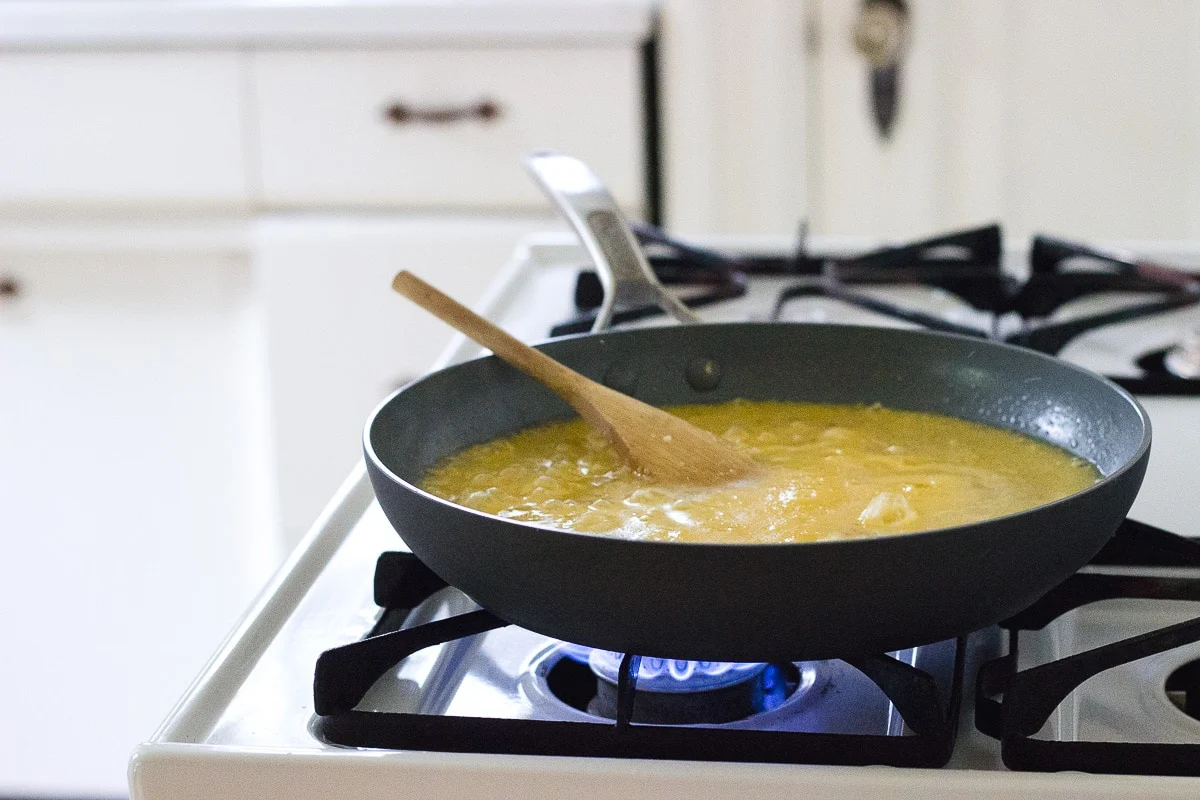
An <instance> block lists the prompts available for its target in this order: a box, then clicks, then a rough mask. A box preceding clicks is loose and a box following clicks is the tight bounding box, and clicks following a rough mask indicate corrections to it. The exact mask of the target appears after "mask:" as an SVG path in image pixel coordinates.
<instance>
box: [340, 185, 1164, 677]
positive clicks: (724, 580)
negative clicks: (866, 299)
mask: <svg viewBox="0 0 1200 800" xmlns="http://www.w3.org/2000/svg"><path fill="white" fill-rule="evenodd" d="M585 188H586V191H587V192H591V193H595V192H596V191H597V189H596V187H595V186H591V187H585ZM587 202H589V203H596V204H601V203H603V202H607V203H608V204H610V205H611V200H608V201H605V200H604V198H603V197H590V199H588V201H587ZM611 211H615V206H613V207H612V209H610V210H609V213H611ZM576 216H577V218H578V219H579V220H582V224H583V225H584V226H585V227H587V226H588V225H589V218H588V214H587V213H583V214H579V215H576ZM595 220H601V222H600V224H599V225H598V226H593V227H592V228H591V229H590V230H586V231H585V233H587V234H588V235H593V234H596V233H597V232H598V233H599V235H600V236H606V235H615V234H621V233H623V232H624V231H625V230H626V229H624V227H623V221H622V225H621V226H620V227H619V228H612V227H610V226H609V225H608V221H607V220H606V219H601V218H600V217H593V218H592V221H595ZM572 222H573V223H575V224H576V227H577V228H579V223H578V222H577V221H576V219H575V218H573V219H572ZM590 245H591V246H590V247H589V250H591V251H592V255H593V259H594V260H595V261H596V262H597V267H598V269H600V270H601V272H602V274H603V273H604V271H605V270H608V269H609V268H610V266H611V264H610V263H606V262H608V261H611V259H612V258H614V257H616V258H627V257H629V258H631V257H632V256H631V255H630V253H631V252H632V253H636V252H637V248H636V247H632V248H622V247H621V246H620V245H615V246H614V245H612V244H611V242H609V244H608V245H607V246H605V245H602V244H597V243H596V242H595V241H592V242H591V243H590ZM638 257H640V254H638ZM617 274H619V275H622V276H623V277H622V279H623V280H627V281H629V280H633V281H637V280H642V281H644V282H645V284H646V285H645V286H643V287H642V289H641V291H644V292H646V293H649V294H656V293H657V292H659V291H661V287H658V285H657V282H656V281H654V280H653V277H652V273H650V271H649V267H648V266H645V265H644V263H643V264H641V265H639V264H637V262H636V261H627V262H625V264H624V268H623V269H620V270H618V271H617ZM639 275H640V276H641V277H640V278H639V277H638V276H639ZM647 276H649V277H647ZM614 283H615V279H614V276H613V274H612V273H610V274H609V275H608V279H607V282H606V287H608V288H610V292H609V294H610V296H611V295H612V292H611V286H612V285H613V284H614ZM668 310H670V308H669V307H668ZM538 347H539V349H541V350H543V351H544V352H546V353H547V354H548V355H550V356H551V357H553V358H555V359H557V360H559V361H561V362H562V363H564V364H567V365H568V366H570V367H572V368H573V369H576V370H578V371H579V372H582V373H583V374H585V375H587V376H588V377H591V378H593V379H595V380H599V381H604V380H605V379H606V378H612V377H613V376H620V378H621V386H620V388H621V389H622V390H623V391H628V392H629V393H631V394H633V395H635V396H636V397H638V398H640V399H642V400H645V401H646V402H649V403H651V404H654V405H660V406H662V405H673V404H680V403H721V402H726V401H729V400H732V399H735V398H747V399H751V400H790V401H802V402H815V403H842V404H871V403H881V404H882V405H884V406H886V407H888V408H894V409H905V410H912V411H926V412H933V413H937V414H943V415H948V416H953V417H958V418H960V419H965V420H970V421H974V422H982V423H985V424H988V425H992V426H996V427H1000V428H1008V429H1011V430H1015V431H1018V432H1021V433H1024V434H1027V435H1031V436H1035V437H1037V438H1040V439H1042V440H1045V441H1047V442H1050V443H1052V444H1055V445H1058V446H1059V447H1062V448H1064V449H1066V450H1069V451H1070V452H1072V453H1074V454H1076V455H1078V456H1081V457H1083V458H1086V459H1087V460H1089V461H1091V462H1092V463H1093V464H1095V465H1096V466H1097V467H1098V468H1099V470H1100V472H1101V473H1102V476H1103V477H1102V479H1101V480H1099V481H1098V482H1097V483H1095V484H1094V485H1092V486H1090V487H1089V488H1087V489H1084V490H1083V491H1080V492H1077V493H1076V494H1073V495H1070V496H1069V497H1065V498H1063V499H1060V500H1058V501H1055V502H1052V503H1048V504H1046V505H1042V506H1039V507H1036V508H1033V509H1029V510H1027V511H1023V512H1020V513H1016V514H1011V515H1008V516H1005V517H1000V518H996V519H990V520H986V521H984V522H979V523H975V524H971V525H962V526H957V527H953V528H945V529H940V530H934V531H926V532H922V533H912V534H902V535H894V536H882V537H876V538H862V539H848V540H833V541H818V542H802V543H793V544H718V543H713V544H705V543H675V542H659V541H631V540H625V539H619V538H614V537H609V536H603V535H595V534H586V533H577V532H573V531H566V530H558V529H553V528H548V527H543V526H539V525H535V524H531V523H527V522H519V521H513V520H508V519H502V518H499V517H494V516H490V515H487V514H484V513H482V512H478V511H475V510H472V509H468V508H464V507H461V506H457V505H455V504H453V503H450V502H448V501H446V500H443V499H441V498H438V497H436V496H434V495H431V494H429V493H427V492H425V491H422V490H421V489H420V488H419V483H420V481H421V479H422V477H423V475H424V474H425V473H426V471H427V470H428V469H429V468H430V467H431V466H433V465H434V464H435V463H436V462H437V461H439V460H440V459H442V458H444V457H445V456H448V455H450V454H452V453H455V452H458V451H459V450H461V449H463V448H465V447H468V446H470V445H473V444H477V443H481V442H486V441H490V440H493V439H496V438H498V437H501V436H505V435H507V434H511V433H514V432H516V431H518V430H520V429H522V428H525V427H528V426H530V425H534V424H537V423H542V422H547V421H551V420H562V419H569V418H571V417H572V416H573V413H574V412H572V411H571V409H570V408H569V407H568V406H567V405H566V404H565V403H563V402H562V401H561V400H559V399H558V398H557V397H556V396H555V395H554V394H552V393H551V392H550V391H549V390H547V389H545V388H543V387H542V386H540V385H539V384H537V383H535V382H534V381H533V380H531V379H529V378H527V377H525V376H524V375H523V374H521V373H520V372H518V371H516V370H515V369H513V368H511V367H509V366H508V365H507V364H505V363H504V362H502V361H499V360H498V359H496V358H495V357H494V356H489V357H485V358H480V359H476V360H473V361H469V362H466V363H463V364H459V365H457V366H452V367H449V368H447V369H443V370H440V371H438V372H435V373H432V374H430V375H428V376H426V377H424V378H422V379H420V380H417V381H415V382H414V383H411V384H409V385H407V386H405V387H404V388H402V389H400V390H399V391H397V392H396V393H394V394H393V395H391V396H390V397H389V398H388V399H387V400H385V401H384V402H383V404H382V405H380V406H379V407H378V408H377V409H376V410H375V412H374V413H373V414H372V415H371V417H370V419H369V420H368V422H367V425H366V429H365V432H364V450H365V454H366V464H367V470H368V473H369V475H370V479H371V483H372V486H373V487H374V489H375V494H376V497H377V498H378V500H379V503H380V506H381V507H382V508H383V511H384V513H385V514H386V515H387V518H388V520H389V521H390V522H391V524H392V526H393V527H394V528H395V529H396V531H397V532H398V533H399V534H400V536H401V537H402V538H403V540H404V542H405V543H406V544H407V545H408V546H409V547H410V548H411V549H412V551H413V553H415V554H416V555H417V556H418V557H419V558H420V559H421V560H422V561H423V562H424V563H425V564H426V565H427V566H428V567H430V568H431V569H432V570H433V571H434V572H436V573H437V574H438V575H439V576H441V577H442V578H444V579H445V580H446V581H447V582H448V583H450V584H451V585H453V586H455V587H457V588H459V589H461V590H462V591H463V592H465V593H466V594H468V595H469V596H470V597H471V598H472V599H474V600H475V601H476V602H477V603H479V604H480V605H481V606H483V607H484V608H486V609H487V610H488V611H490V612H492V613H493V614H495V615H496V616H498V617H500V618H502V619H504V620H506V621H508V622H511V623H514V624H516V625H519V626H521V627H524V628H528V629H530V630H533V631H537V632H539V633H542V634H546V635H548V636H551V637H554V638H557V639H562V640H565V641H569V642H574V643H577V644H582V645H587V646H591V647H599V648H604V649H608V650H614V651H618V652H631V653H636V654H638V655H643V656H654V657H661V658H672V659H690V660H697V661H717V660H719V661H765V660H786V661H795V660H801V659H823V658H833V657H847V656H858V655H866V654H872V653H882V652H888V651H891V650H896V649H901V648H905V647H911V646H915V645H919V644H923V643H927V642H933V641H939V640H942V639H946V638H950V637H953V636H957V635H961V634H964V633H968V632H970V631H973V630H976V629H979V628H982V627H986V626H988V625H991V624H993V623H995V622H997V621H999V620H1002V619H1004V618H1005V617H1008V616H1010V615H1012V614H1015V613H1016V612H1018V611H1020V610H1022V609H1023V608H1025V607H1027V606H1028V605H1030V604H1031V603H1032V602H1033V601H1035V600H1036V599H1038V598H1039V597H1040V596H1041V595H1043V594H1045V593H1046V592H1047V591H1048V590H1050V589H1051V588H1053V587H1054V586H1056V585H1057V584H1058V583H1060V582H1061V581H1062V580H1064V579H1065V578H1066V577H1067V576H1069V575H1070V574H1071V573H1073V572H1075V571H1076V570H1077V569H1079V567H1081V566H1083V565H1084V564H1085V563H1086V562H1087V561H1088V560H1089V559H1090V558H1091V557H1092V556H1093V555H1095V553H1096V552H1098V551H1099V550H1100V548H1101V547H1102V546H1103V545H1104V543H1105V542H1106V541H1107V540H1108V539H1109V538H1110V537H1111V536H1112V534H1113V533H1114V532H1115V530H1116V528H1117V525H1118V524H1119V523H1120V521H1121V520H1122V519H1123V517H1124V516H1125V513H1126V512H1127V511H1128V509H1129V507H1130V505H1131V504H1132V503H1133V499H1134V496H1135V495H1136V494H1137V491H1138V488H1139V486H1140V485H1141V481H1142V477H1143V475H1144V473H1145V469H1146V462H1147V460H1148V458H1149V452H1150V438H1151V436H1150V423H1149V420H1148V419H1147V417H1146V414H1145V412H1144V411H1143V410H1142V409H1141V407H1140V406H1139V405H1138V404H1137V402H1136V401H1135V400H1134V399H1133V397H1131V396H1130V395H1129V394H1128V393H1126V392H1125V391H1124V390H1123V389H1121V388H1119V387H1117V386H1116V385H1114V384H1112V383H1110V382H1109V381H1107V380H1105V379H1103V378H1101V377H1100V376H1098V375H1095V374H1093V373H1090V372H1088V371H1086V370H1083V369H1080V368H1078V367H1075V366H1072V365H1070V364H1067V363H1065V362H1062V361H1059V360H1057V359H1054V358H1052V357H1049V356H1045V355H1042V354H1040V353H1035V352H1032V351H1029V350H1024V349H1020V348H1016V347H1012V346H1009V345H1004V344H998V343H991V342H984V341H980V340H978V339H973V338H967V337H960V336H952V335H947V334H939V333H930V332H924V331H905V330H895V329H882V328H867V327H855V326H843V325H815V324H798V323H797V324H789V323H738V324H689V325H681V326H672V327H656V328H646V329H639V330H626V331H621V332H603V333H593V334H587V335H581V336H575V337H570V338H563V339H558V340H554V341H550V342H546V343H544V344H541V345H539V346H538Z"/></svg>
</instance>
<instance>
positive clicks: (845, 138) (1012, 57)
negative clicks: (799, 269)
mask: <svg viewBox="0 0 1200 800" xmlns="http://www.w3.org/2000/svg"><path fill="white" fill-rule="evenodd" d="M862 5H863V4H862V2H860V0H814V2H812V3H811V11H812V13H811V16H810V24H811V25H812V26H813V34H814V36H813V41H814V43H815V47H814V49H813V52H812V54H811V57H810V61H809V70H810V75H809V79H810V81H809V87H810V99H811V102H810V104H809V114H810V127H809V131H810V139H809V150H810V164H811V165H812V173H811V175H810V183H809V185H810V192H809V199H810V203H811V215H812V218H813V221H814V224H815V227H816V229H817V230H820V231H823V232H830V233H869V234H872V235H877V234H885V235H897V236H911V235H916V234H921V233H927V232H931V231H934V230H936V229H940V228H947V227H953V226H958V225H964V224H970V223H977V222H980V221H987V220H990V219H1000V220H1002V221H1003V222H1004V223H1005V224H1006V226H1007V229H1008V230H1009V231H1011V232H1014V233H1017V234H1027V233H1029V232H1031V231H1034V230H1041V231H1048V232H1057V233H1062V234H1069V235H1074V236H1082V237H1105V238H1160V237H1161V238H1185V237H1194V236H1196V235H1198V234H1200V189H1198V188H1197V187H1200V159H1197V158H1196V153H1197V152H1198V151H1200V124H1198V123H1200V92H1198V91H1197V88H1196V87H1197V86H1200V59H1198V58H1197V55H1196V54H1197V52H1198V50H1197V43H1198V42H1200V4H1196V3H1193V2H1189V0H1012V1H1011V2H1010V0H973V2H970V3H962V2H957V0H908V2H907V6H908V9H909V12H910V14H909V19H910V26H909V35H908V49H907V53H906V55H905V56H904V58H903V61H902V67H901V75H900V84H899V92H898V102H899V105H898V113H897V117H896V122H895V127H894V130H893V132H892V134H891V136H890V137H889V138H883V137H881V136H880V135H879V134H878V133H877V132H876V129H875V123H874V121H873V117H872V111H871V94H870V91H869V86H868V67H867V62H866V60H865V58H864V56H863V55H861V54H860V53H859V52H858V51H857V50H856V49H855V47H854V43H853V30H854V26H855V23H856V20H857V19H858V18H859V15H860V14H861V8H862Z"/></svg>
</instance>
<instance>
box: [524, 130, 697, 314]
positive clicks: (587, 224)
mask: <svg viewBox="0 0 1200 800" xmlns="http://www.w3.org/2000/svg"><path fill="white" fill-rule="evenodd" d="M525 166H526V168H527V169H528V170H529V172H530V174H531V175H533V178H534V180H535V181H537V183H538V185H539V186H541V187H542V189H543V191H545V192H546V195H547V196H548V197H549V198H550V199H551V200H552V201H554V204H555V205H557V206H558V208H559V210H560V211H562V213H563V215H564V216H565V217H566V218H567V221H568V222H570V223H571V227H572V228H574V229H575V233H576V234H578V235H579V238H580V239H581V240H582V241H583V245H584V247H586V248H587V251H588V254H589V255H591V257H592V261H594V262H595V264H596V271H597V272H598V273H599V274H600V283H601V285H603V287H604V302H603V303H602V304H601V305H600V309H599V311H598V312H597V313H596V322H595V324H594V325H592V333H598V332H600V331H602V330H604V329H606V328H607V327H608V326H609V323H610V322H611V320H612V314H613V309H614V308H615V307H617V306H638V305H647V304H655V305H658V306H660V307H661V308H662V309H663V310H664V311H666V312H667V313H668V314H670V315H671V316H673V317H675V319H677V320H679V321H680V322H699V321H700V317H699V316H697V315H696V313H695V312H693V311H692V310H691V309H689V308H688V307H687V306H685V305H684V304H683V303H682V302H680V300H679V299H678V298H677V297H675V296H674V295H672V294H671V293H669V292H668V291H667V290H666V289H664V288H663V285H662V284H661V283H659V282H658V278H657V277H655V275H654V271H653V270H652V269H650V263H649V262H648V261H647V260H646V256H645V255H644V254H643V253H642V249H641V247H640V246H639V245H638V242H637V239H635V238H634V236H633V232H632V231H631V230H630V229H629V223H628V221H626V219H625V217H624V215H623V214H622V213H621V210H620V209H619V208H618V207H617V204H616V201H614V200H613V197H612V195H611V194H610V193H609V191H608V189H607V188H606V187H605V186H604V183H603V182H601V180H600V178H598V177H597V176H596V174H595V173H594V172H592V170H591V168H590V167H588V166H587V164H584V163H583V162H582V161H580V160H579V159H577V158H573V157H572V156H568V155H563V154H561V153H549V152H538V153H532V154H530V155H528V156H526V157H525Z"/></svg>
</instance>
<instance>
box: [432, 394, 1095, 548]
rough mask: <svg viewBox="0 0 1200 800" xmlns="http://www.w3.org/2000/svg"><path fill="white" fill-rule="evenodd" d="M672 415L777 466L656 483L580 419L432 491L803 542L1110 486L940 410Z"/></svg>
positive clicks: (636, 533) (561, 524)
mask: <svg viewBox="0 0 1200 800" xmlns="http://www.w3.org/2000/svg"><path fill="white" fill-rule="evenodd" d="M668 410H669V411H671V413H673V414H676V415H678V416H680V417H683V418H684V419H686V420H689V421H690V422H692V423H694V424H696V425H698V426H700V427H701V428H705V429H706V430H709V431H711V432H713V433H715V434H717V435H718V436H722V437H724V438H725V439H727V440H729V441H731V442H734V443H736V445H737V446H738V447H740V448H742V449H744V450H745V451H746V452H748V453H749V454H750V455H751V456H752V457H753V458H754V459H755V460H757V461H759V462H761V463H763V464H765V465H767V469H766V470H764V472H763V475H761V476H759V477H756V478H753V479H748V480H745V481H741V482H738V483H734V484H729V485H725V486H717V487H702V488H697V487H694V486H686V487H684V486H669V485H661V484H656V483H654V482H652V481H650V480H649V479H647V478H645V477H643V476H640V475H638V474H636V473H635V472H633V471H632V470H631V469H630V468H629V467H628V466H626V465H625V464H624V463H623V462H622V461H621V459H620V457H619V456H618V454H617V453H616V452H615V451H614V450H613V449H612V448H611V446H609V444H608V443H607V442H606V441H605V440H604V439H603V437H601V436H600V434H598V433H596V432H595V431H593V430H591V429H590V428H588V427H587V425H585V424H584V423H583V422H582V421H581V420H574V421H570V422H561V423H552V424H547V425H541V426H537V427H534V428H530V429H527V430H524V431H521V432H519V433H517V434H515V435H513V436H508V437H506V438H503V439H498V440H496V441H493V442H488V443H486V444H481V445H476V446H475V447H471V448H468V449H467V450H464V451H463V452H461V453H458V454H456V455H454V456H451V457H450V458H448V459H446V460H445V461H443V462H442V463H440V464H438V465H437V466H436V467H435V468H434V469H433V470H431V471H430V473H429V474H428V475H427V476H426V478H425V480H424V483H423V484H422V488H424V489H425V490H426V491H428V492H431V493H432V494H435V495H438V496H440V497H443V498H445V499H447V500H450V501H451V502H454V503H458V504H460V505H463V506H468V507H470V508H474V509H477V510H479V511H483V512H486V513H488V514H494V515H496V516H498V517H504V518H507V519H513V520H523V521H526V522H535V523H538V524H540V525H549V526H552V527H557V528H566V529H569V530H575V531H584V532H587V533H600V534H610V535H612V536H619V537H622V538H626V539H659V540H665V541H678V542H803V541H814V540H819V539H837V538H848V537H859V536H877V535H881V534H896V533H910V532H913V531H923V530H933V529H936V528H946V527H950V526H954V525H962V524H964V523H968V522H976V521H979V520H985V519H990V518H993V517H999V516H1003V515H1005V514H1011V513H1013V512H1016V511H1022V510H1024V509H1028V508H1032V507H1034V506H1039V505H1042V504H1044V503H1048V502H1050V501H1052V500H1056V499H1058V498H1060V497H1065V496H1067V495H1069V494H1073V493H1075V492H1077V491H1079V490H1081V489H1084V488H1086V487H1087V486H1090V485H1091V484H1093V483H1094V482H1095V481H1097V480H1098V479H1099V477H1100V474H1099V473H1098V472H1097V470H1096V468H1095V467H1094V466H1093V465H1092V464H1090V463H1088V462H1087V461H1085V460H1083V459H1080V458H1077V457H1075V456H1072V455H1071V454H1070V453H1068V452H1066V451H1064V450H1060V449H1059V448H1057V447H1054V446H1052V445H1049V444H1046V443H1044V442H1041V441H1039V440H1036V439H1033V438H1031V437H1028V436H1022V435H1020V434H1017V433H1013V432H1010V431H1005V430H1001V429H998V428H992V427H989V426H986V425H981V424H979V423H974V422H965V421H963V420H959V419H953V418H950V417H943V416H938V415H935V414H924V413H916V412H911V411H894V410H891V409H886V408H882V407H880V406H870V407H867V406H837V405H816V404H810V403H784V402H751V401H742V400H738V401H734V402H730V403H723V404H720V405H692V406H676V407H674V408H670V409H668Z"/></svg>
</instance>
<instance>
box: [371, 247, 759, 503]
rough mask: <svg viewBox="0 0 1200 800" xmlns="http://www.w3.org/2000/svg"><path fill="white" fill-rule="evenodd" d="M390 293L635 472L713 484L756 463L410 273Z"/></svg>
mask: <svg viewBox="0 0 1200 800" xmlns="http://www.w3.org/2000/svg"><path fill="white" fill-rule="evenodd" d="M392 288H393V289H395V290H396V291H397V292H399V293H400V294H402V295H404V296H405V297H407V298H408V299H409V300H412V301H413V302H414V303H416V304H417V305H419V306H421V308H423V309H425V310H426V311H428V312H429V313H431V314H433V315H434V316H436V317H438V318H440V319H441V320H442V321H443V322H446V323H447V324H448V325H450V326H451V327H453V328H454V329H455V330H458V331H460V332H462V333H464V334H466V335H467V336H469V337H470V338H471V339H473V340H475V341H476V342H478V343H479V344H481V345H483V346H484V347H487V348H490V349H491V351H492V352H493V353H495V354H496V355H497V356H499V357H500V358H502V359H504V360H505V361H507V362H508V363H509V364H512V365H513V366H514V367H516V368H517V369H519V370H521V371H522V372H524V373H525V374H526V375H528V376H529V377H531V378H533V379H534V380H536V381H538V382H539V383H541V384H542V385H543V386H545V387H546V388H548V389H550V390H551V391H552V392H554V393H555V394H557V395H558V396H559V397H561V398H562V399H563V400H565V401H567V403H569V404H570V405H571V407H572V408H574V409H575V410H576V411H578V412H579V416H581V417H583V419H584V420H585V421H586V422H587V423H588V424H589V425H591V426H592V427H594V428H596V429H597V430H599V431H601V432H602V433H604V434H605V435H606V436H607V437H608V438H609V440H610V441H611V442H612V443H613V445H614V446H615V447H616V448H617V450H618V451H619V452H620V453H621V455H622V456H623V457H624V458H625V459H626V460H627V461H628V462H629V463H630V464H631V465H632V466H633V468H634V469H636V470H637V471H638V472H640V473H642V474H643V475H646V476H647V477H650V478H653V479H655V480H657V481H662V482H665V483H689V484H702V485H715V484H719V483H727V482H729V481H734V480H738V479H739V478H744V477H747V476H750V475H753V474H755V473H757V472H759V471H760V470H761V466H760V465H759V464H758V463H757V462H755V461H754V460H753V459H751V458H750V457H749V456H746V455H744V454H742V453H740V452H738V451H737V450H735V449H734V448H733V446H732V445H731V444H729V443H728V442H726V441H724V440H723V439H720V438H718V437H716V436H714V435H713V434H711V433H709V432H708V431H705V430H701V429H700V428H697V427H696V426H694V425H692V424H690V423H688V422H684V421H683V420H681V419H680V418H679V417H676V416H672V415H671V414H668V413H667V412H666V411H663V410H662V409H660V408H655V407H654V406H651V405H647V404H646V403H643V402H642V401H641V400H635V399H634V398H632V397H630V396H629V395H626V394H621V393H620V392H618V391H616V390H614V389H610V388H608V387H607V386H603V385H601V384H599V383H596V382H595V381H593V380H590V379H588V378H585V377H584V376H582V375H580V374H579V373H578V372H576V371H574V370H573V369H570V368H569V367H566V366H563V365H562V364H560V363H558V362H557V361H555V360H554V359H552V358H550V356H548V355H546V354H545V353H542V352H541V351H539V350H534V349H533V348H532V347H530V346H529V345H527V344H525V343H524V342H521V341H519V340H517V339H515V338H514V337H512V336H510V335H509V334H507V333H505V332H504V331H503V330H501V329H500V328H498V327H496V326H495V325H493V324H492V323H490V322H488V321H487V320H486V319H484V318H483V317H481V316H479V315H478V314H476V313H475V312H473V311H471V309H469V308H467V307H466V306H464V305H462V304H461V303H458V302H457V301H455V300H454V299H452V298H450V297H448V296H446V295H444V294H442V293H441V292H440V291H438V290H437V289H435V288H434V287H432V286H430V285H429V284H428V283H426V282H425V281H423V280H421V279H420V278H418V277H417V276H416V275H413V274H412V273H411V272H408V271H402V272H400V273H399V274H397V275H396V277H395V279H394V280H393V281H392Z"/></svg>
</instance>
